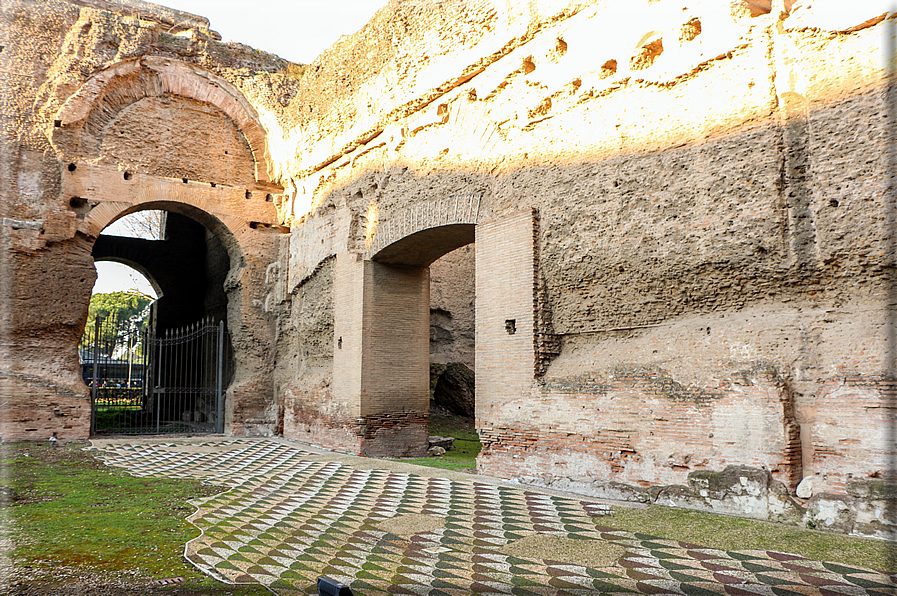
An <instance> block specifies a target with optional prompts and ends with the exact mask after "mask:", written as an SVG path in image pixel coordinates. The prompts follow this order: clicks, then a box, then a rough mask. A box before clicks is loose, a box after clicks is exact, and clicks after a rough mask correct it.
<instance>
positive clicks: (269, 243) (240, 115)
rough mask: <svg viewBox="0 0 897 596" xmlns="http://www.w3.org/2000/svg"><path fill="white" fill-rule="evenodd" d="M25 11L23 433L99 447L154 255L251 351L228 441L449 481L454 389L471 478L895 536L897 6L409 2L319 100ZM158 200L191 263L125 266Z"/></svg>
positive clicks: (18, 308)
mask: <svg viewBox="0 0 897 596" xmlns="http://www.w3.org/2000/svg"><path fill="white" fill-rule="evenodd" d="M0 15H2V16H0V18H2V27H0V38H2V41H0V46H2V50H0V85H2V88H0V97H3V98H4V102H3V104H2V117H3V121H4V124H5V127H4V130H6V131H7V134H6V135H4V137H3V140H2V143H3V153H2V160H0V217H2V225H0V404H2V405H0V436H2V437H3V440H21V439H24V440H46V439H47V438H48V437H49V436H50V435H51V434H52V433H54V432H55V433H57V435H58V437H59V438H60V439H62V440H68V439H75V438H84V437H86V436H87V434H88V432H89V418H90V407H89V399H88V395H87V390H86V388H85V386H84V384H83V382H82V381H81V377H80V370H79V362H78V355H77V343H78V340H79V338H80V336H81V333H82V331H83V328H84V325H85V322H86V317H87V306H88V302H89V298H90V290H91V287H92V283H93V281H94V279H95V275H96V274H95V270H94V267H93V259H94V258H119V259H121V260H126V261H127V260H128V259H133V260H134V264H135V265H137V266H139V267H143V268H144V269H145V270H147V271H149V272H150V274H151V275H152V276H154V277H157V278H159V279H162V278H164V280H163V281H164V282H165V284H168V287H169V289H167V290H166V291H165V292H164V294H165V296H167V299H168V300H169V304H176V303H177V302H176V300H175V297H176V296H178V295H195V296H196V303H195V305H194V307H193V308H195V309H198V310H197V312H198V313H199V314H212V313H213V311H214V314H215V316H216V318H219V319H223V320H225V321H226V323H227V328H228V337H229V342H230V349H231V350H232V354H233V369H234V373H233V379H232V380H231V382H230V383H229V386H228V388H227V401H226V407H225V420H224V424H225V429H226V432H227V433H228V434H230V435H233V436H246V437H249V436H281V437H283V438H287V439H295V440H299V441H302V442H305V443H310V444H315V445H320V446H324V447H328V448H333V449H340V450H346V451H351V452H353V453H358V454H362V455H368V456H390V457H405V456H418V455H423V454H424V453H425V452H426V449H427V436H428V430H427V421H428V417H429V370H428V367H429V364H430V362H431V360H432V361H433V362H437V363H446V362H450V361H454V362H463V363H466V364H467V365H468V366H471V365H472V366H473V368H474V370H475V375H476V404H475V408H476V428H477V430H478V432H479V436H480V439H481V441H482V443H483V451H482V452H481V454H480V455H479V457H478V460H477V461H478V463H477V466H478V470H479V472H480V473H481V474H485V475H490V476H494V477H499V478H513V479H515V480H516V481H518V482H520V483H524V484H531V485H533V486H549V487H555V488H560V489H564V490H570V491H576V492H578V493H581V494H585V495H590V496H591V497H593V498H614V499H627V500H633V501H638V502H653V503H660V504H665V505H671V506H679V507H687V508H694V509H703V510H710V511H718V512H723V513H731V514H738V515H743V516H747V517H753V518H757V519H768V520H774V521H782V522H786V523H795V524H811V525H814V526H816V527H819V528H823V529H828V530H832V531H839V532H849V533H855V534H860V535H866V536H877V537H881V538H892V537H893V529H894V525H895V517H894V516H895V514H894V507H893V501H894V495H893V490H892V488H891V486H890V485H889V484H888V482H887V480H888V478H889V474H890V472H891V470H892V468H893V465H892V463H893V461H894V459H893V458H894V455H895V444H894V443H895V432H894V425H893V407H894V404H893V399H894V395H895V389H897V388H895V386H894V381H893V380H894V378H895V358H894V356H895V354H894V342H893V332H894V328H895V327H894V321H893V312H894V310H893V309H894V299H893V298H894V291H895V290H894V286H893V266H894V263H893V254H894V250H893V234H894V229H893V223H894V213H893V206H892V198H891V194H892V192H893V191H892V190H891V189H890V187H889V183H890V182H889V181H890V180H891V179H892V178H893V172H894V169H893V167H894V161H895V160H894V148H893V145H894V144H893V142H891V141H890V140H889V139H891V137H890V135H892V134H893V129H894V114H895V112H894V107H893V97H892V95H891V94H892V93H893V87H892V85H893V81H892V79H891V77H892V76H893V69H894V60H893V56H891V55H890V54H889V53H888V51H887V49H888V48H893V47H894V41H893V40H894V26H895V22H897V21H895V15H893V14H891V13H888V12H887V7H886V6H885V5H884V4H882V3H880V2H876V1H872V0H869V1H866V2H856V3H854V4H853V5H852V6H851V9H850V10H844V9H843V8H841V9H839V8H838V3H835V2H830V1H824V0H816V1H811V0H799V1H796V2H791V1H790V0H775V1H773V2H770V1H766V2H764V1H761V0H750V1H748V0H732V1H730V2H724V3H720V2H717V1H710V0H697V1H695V2H688V3H683V2H681V1H676V0H661V1H651V2H649V1H647V0H645V1H644V2H629V1H626V2H624V1H622V0H620V1H616V0H615V1H609V2H589V1H586V0H581V1H575V0H545V1H542V2H538V3H524V2H512V3H505V2H493V1H489V0H476V1H466V2H462V1H460V0H459V1H450V2H441V3H433V2H427V1H425V0H403V1H399V0H393V1H391V2H389V3H388V4H387V5H386V6H385V7H384V8H383V9H381V10H380V11H379V12H378V13H377V14H376V15H375V16H374V17H373V19H372V20H371V21H370V22H369V23H368V25H366V26H365V27H364V28H363V29H362V30H360V31H359V32H357V33H356V34H354V35H351V36H347V37H345V38H343V39H341V40H340V41H339V42H338V43H337V44H335V45H334V46H333V47H331V48H330V49H328V50H327V51H326V52H324V53H323V54H322V55H321V56H320V57H319V58H318V59H317V60H316V61H315V62H314V63H313V64H311V65H309V66H308V68H307V70H306V72H305V75H304V76H303V77H301V78H298V77H297V76H295V74H291V73H295V72H296V71H295V69H293V65H290V64H288V63H287V62H285V61H284V60H282V59H280V58H278V57H276V56H273V55H270V54H266V53H264V52H260V51H257V50H253V49H251V48H248V47H246V46H242V45H240V44H232V43H222V42H221V41H220V39H219V36H217V34H215V32H214V31H212V30H211V29H210V24H209V23H208V21H207V20H206V19H204V18H203V17H200V16H197V15H189V14H186V13H179V12H177V11H172V10H171V9H163V8H161V7H158V6H155V5H152V4H149V3H145V2H142V1H140V0H121V1H113V0H41V1H35V0H9V1H7V2H5V3H3V5H2V7H0ZM889 85H891V86H889ZM889 98H890V100H889ZM889 101H890V103H888V102H889ZM159 208H161V209H165V210H168V211H169V212H170V213H171V214H173V215H172V221H175V222H181V223H182V224H183V225H184V226H188V225H193V226H198V227H197V228H196V230H197V231H196V233H195V235H194V236H192V238H193V239H194V240H195V245H191V246H195V247H196V248H195V251H196V252H195V254H194V257H195V259H194V261H196V262H195V263H194V265H195V267H196V269H195V270H194V269H188V266H187V263H186V261H187V259H171V258H163V257H162V256H159V255H156V256H155V257H154V258H150V257H148V256H140V254H139V251H136V252H135V251H132V252H130V253H127V254H128V255H130V256H128V257H127V258H125V257H121V256H118V257H116V256H115V255H113V253H112V252H103V250H100V248H101V247H102V243H101V242H97V238H98V236H99V234H100V232H101V231H102V230H103V229H104V228H105V227H106V226H108V225H109V224H110V223H112V222H113V221H115V220H117V219H118V218H120V217H122V216H123V215H126V214H128V213H132V212H135V211H139V210H141V209H159ZM183 250H184V251H185V252H188V251H187V249H183ZM189 251H194V249H193V248H191V249H189ZM159 254H160V255H161V254H163V253H159ZM110 255H111V256H110ZM135 255H136V256H135ZM197 255H198V256H197ZM446 255H448V256H446ZM443 257H445V260H443ZM141 259H144V260H142V261H141ZM431 265H432V268H431ZM191 266H193V265H191ZM189 280H192V281H189ZM157 281H158V279H157ZM160 283H161V282H160ZM191 283H192V284H194V285H189V284H191ZM179 292H180V294H179ZM163 300H166V298H164V297H163ZM160 308H162V307H161V306H160ZM175 310H176V308H175ZM171 312H172V313H173V314H171V317H175V316H176V315H177V316H180V315H183V316H186V314H184V313H180V314H178V313H176V312H174V310H173V311H171ZM191 312H192V311H191ZM172 320H173V319H172ZM431 333H432V334H433V336H432V337H433V338H434V341H431ZM449 338H450V339H451V341H449ZM431 352H432V353H431ZM805 478H811V479H812V480H811V481H806V480H804V479H805ZM802 481H804V484H803V485H802V486H803V488H802V490H801V495H804V496H802V497H800V498H798V496H797V495H796V490H797V487H798V484H800V483H801V482H802Z"/></svg>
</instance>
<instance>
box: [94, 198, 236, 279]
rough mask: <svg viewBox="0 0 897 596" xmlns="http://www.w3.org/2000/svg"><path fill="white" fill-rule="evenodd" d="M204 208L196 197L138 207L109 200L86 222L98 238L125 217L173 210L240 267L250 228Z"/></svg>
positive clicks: (144, 204)
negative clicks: (218, 244) (204, 231)
mask: <svg viewBox="0 0 897 596" xmlns="http://www.w3.org/2000/svg"><path fill="white" fill-rule="evenodd" d="M191 199H192V200H191ZM205 207H207V205H203V202H202V201H199V200H196V199H195V197H190V196H189V195H188V196H185V197H183V199H182V200H181V201H173V200H168V201H147V202H142V203H138V204H136V205H135V204H131V203H123V202H119V201H114V202H113V201H110V202H105V203H101V204H100V205H98V206H97V207H96V208H94V209H93V210H91V212H90V214H89V215H88V216H87V217H86V218H85V220H86V222H87V225H89V226H90V228H91V230H96V234H95V235H96V236H99V234H100V232H102V231H103V230H104V229H105V228H107V227H108V226H110V225H111V224H113V223H115V222H116V221H118V220H119V219H121V218H122V217H125V216H126V215H131V214H132V213H137V212H139V211H146V210H150V209H158V210H160V211H171V212H173V213H179V214H181V215H186V216H187V217H189V218H191V219H193V220H195V221H197V222H198V223H200V224H202V225H203V226H204V227H205V228H206V229H208V230H209V231H210V232H212V233H213V234H214V235H215V236H216V237H217V238H218V240H220V241H221V243H222V244H223V245H224V248H225V249H227V254H228V257H229V258H230V260H231V263H232V266H234V265H236V266H239V265H241V264H242V263H244V262H245V258H244V254H243V249H242V247H241V241H244V242H245V241H246V240H247V239H248V235H247V233H246V231H247V230H251V228H249V227H248V226H247V225H246V222H245V220H243V219H241V218H238V217H233V216H225V217H223V218H222V217H218V216H216V215H215V214H213V213H211V212H209V211H206V210H205ZM91 235H93V234H91Z"/></svg>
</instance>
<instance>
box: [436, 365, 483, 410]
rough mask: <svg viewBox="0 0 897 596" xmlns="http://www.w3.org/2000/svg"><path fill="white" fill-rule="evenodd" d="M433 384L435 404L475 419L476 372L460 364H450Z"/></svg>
mask: <svg viewBox="0 0 897 596" xmlns="http://www.w3.org/2000/svg"><path fill="white" fill-rule="evenodd" d="M430 375H431V383H433V385H434V387H433V397H432V399H433V403H434V405H436V406H437V407H439V408H442V409H444V410H448V411H449V412H452V413H454V414H458V415H459V416H466V417H467V418H473V417H474V416H475V415H476V392H475V387H474V372H473V371H472V370H471V369H469V368H468V367H467V366H466V365H464V364H462V363H460V362H450V363H449V364H447V365H446V366H445V367H444V368H442V370H441V372H440V374H439V375H438V376H437V377H436V379H435V382H434V381H433V379H432V375H433V367H432V366H431V367H430Z"/></svg>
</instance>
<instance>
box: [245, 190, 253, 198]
mask: <svg viewBox="0 0 897 596" xmlns="http://www.w3.org/2000/svg"><path fill="white" fill-rule="evenodd" d="M246 198H247V199H251V198H252V191H251V190H247V191H246Z"/></svg>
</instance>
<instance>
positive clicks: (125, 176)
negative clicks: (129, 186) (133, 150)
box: [124, 172, 134, 180]
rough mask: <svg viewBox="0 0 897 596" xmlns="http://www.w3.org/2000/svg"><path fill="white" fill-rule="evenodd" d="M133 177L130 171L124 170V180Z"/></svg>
mask: <svg viewBox="0 0 897 596" xmlns="http://www.w3.org/2000/svg"><path fill="white" fill-rule="evenodd" d="M133 177H134V174H132V173H131V172H125V174H124V178H125V180H130V179H131V178H133Z"/></svg>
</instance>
